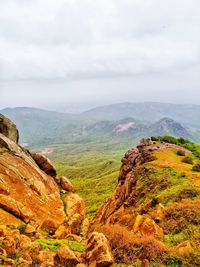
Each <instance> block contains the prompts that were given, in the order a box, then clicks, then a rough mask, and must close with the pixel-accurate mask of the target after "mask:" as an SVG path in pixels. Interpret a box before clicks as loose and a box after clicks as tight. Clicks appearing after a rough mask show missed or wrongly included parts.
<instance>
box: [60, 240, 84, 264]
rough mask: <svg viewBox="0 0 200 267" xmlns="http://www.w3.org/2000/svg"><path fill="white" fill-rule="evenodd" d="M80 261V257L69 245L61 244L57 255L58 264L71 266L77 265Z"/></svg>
mask: <svg viewBox="0 0 200 267" xmlns="http://www.w3.org/2000/svg"><path fill="white" fill-rule="evenodd" d="M78 263H79V260H78V258H77V257H76V255H75V254H74V252H73V251H72V250H70V249H69V247H68V246H67V245H64V244H63V245H61V246H60V247H59V248H58V250H57V253H56V256H55V265H56V266H70V267H75V266H76V265H77V264H78Z"/></svg>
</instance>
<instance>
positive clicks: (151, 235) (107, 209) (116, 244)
mask: <svg viewBox="0 0 200 267" xmlns="http://www.w3.org/2000/svg"><path fill="white" fill-rule="evenodd" d="M180 150H181V151H184V153H185V154H188V155H189V154H191V151H189V150H187V149H185V148H184V147H181V146H178V145H175V144H169V143H164V142H159V141H158V142H156V140H154V141H153V140H151V139H143V140H141V143H140V144H139V145H138V146H137V147H136V148H132V149H130V150H129V151H128V152H127V153H126V154H125V156H124V157H123V159H122V165H121V168H120V172H119V176H118V184H117V187H116V189H115V192H114V194H113V195H112V196H111V197H110V199H108V201H107V202H106V203H105V204H103V205H102V206H101V207H100V209H99V211H98V212H97V214H96V216H95V218H94V220H93V222H92V224H91V226H90V231H94V230H96V231H98V232H102V233H103V234H104V235H105V236H106V238H107V239H108V240H109V243H110V246H111V250H112V254H113V257H114V259H115V262H117V263H126V264H136V263H137V264H138V266H143V265H148V264H149V263H150V262H151V261H153V262H160V263H164V265H163V266H167V264H168V263H167V258H168V257H169V258H170V257H177V255H178V257H179V256H180V257H190V255H191V254H192V253H193V251H194V250H193V248H192V245H194V244H195V245H196V248H197V244H198V241H197V240H196V241H195V242H196V243H195V242H193V243H192V244H191V242H190V241H187V242H186V241H185V242H182V243H180V244H179V245H177V243H176V242H177V241H176V242H174V247H173V248H172V247H169V243H168V242H167V241H166V240H168V238H171V236H173V235H176V234H175V232H173V231H178V232H181V231H183V229H184V228H183V227H184V226H185V227H186V228H187V229H188V230H185V231H188V233H189V232H190V228H192V229H196V231H198V226H197V225H196V223H197V222H196V220H198V218H199V212H198V211H197V209H198V205H199V200H198V198H197V199H195V200H193V195H195V196H197V191H196V188H195V186H194V184H193V183H191V184H190V188H188V183H186V182H185V187H184V185H183V186H182V183H183V180H182V181H180V177H181V175H183V174H182V170H183V168H184V170H187V171H188V173H189V172H190V171H191V167H189V168H188V169H186V166H185V165H183V166H182V163H181V162H182V161H181V160H182V159H181V156H180V155H179V154H180V153H177V151H180ZM181 154H182V153H181ZM189 156H190V155H189ZM184 175H185V176H184V177H187V176H186V174H184ZM189 177H196V178H195V179H197V176H195V175H194V174H193V173H191V176H189ZM198 177H199V176H198ZM186 179H191V178H186ZM195 179H194V180H193V181H192V182H194V183H195V185H196V186H198V184H197V180H196V181H195ZM198 179H199V178H198ZM190 181H191V180H190ZM194 188H195V189H194ZM198 190H199V189H198ZM186 191H187V192H189V193H188V194H186V193H185V192H186ZM174 192H175V193H174ZM198 192H200V191H198ZM173 194H174V195H173ZM191 196H192V197H191ZM184 198H187V199H184ZM192 218H193V219H192ZM194 218H195V219H194ZM183 225H184V226H183ZM180 236H184V233H182V235H180ZM175 238H176V236H175ZM187 238H188V236H187ZM191 239H192V240H193V237H191ZM172 242H173V241H172ZM176 245H177V246H176ZM192 257H193V256H191V261H192ZM183 262H184V261H183ZM188 262H189V260H188ZM160 263H158V266H160V265H159V264H160ZM185 266H190V265H185ZM191 266H192V265H191ZM194 266H198V265H194Z"/></svg>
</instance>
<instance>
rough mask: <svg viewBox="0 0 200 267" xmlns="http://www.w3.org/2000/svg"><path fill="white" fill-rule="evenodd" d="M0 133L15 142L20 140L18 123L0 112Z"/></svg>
mask: <svg viewBox="0 0 200 267" xmlns="http://www.w3.org/2000/svg"><path fill="white" fill-rule="evenodd" d="M0 133H2V134H3V135H5V136H6V137H8V138H9V139H11V140H12V141H13V142H15V143H18V141H19V132H18V130H17V127H16V125H15V124H14V123H13V122H12V121H11V120H9V119H8V118H6V117H5V116H4V115H2V114H0Z"/></svg>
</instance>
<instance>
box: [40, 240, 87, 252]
mask: <svg viewBox="0 0 200 267" xmlns="http://www.w3.org/2000/svg"><path fill="white" fill-rule="evenodd" d="M35 242H36V243H38V244H39V245H40V246H41V248H42V249H46V248H48V249H49V250H51V251H52V252H56V251H57V249H58V247H59V246H60V245H62V244H65V245H68V246H69V248H70V249H71V250H73V251H77V252H84V251H85V246H84V244H83V243H79V242H77V241H72V240H67V239H61V240H57V239H38V240H36V241H35Z"/></svg>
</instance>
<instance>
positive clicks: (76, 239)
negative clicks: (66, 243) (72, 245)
mask: <svg viewBox="0 0 200 267" xmlns="http://www.w3.org/2000/svg"><path fill="white" fill-rule="evenodd" d="M67 239H69V240H73V241H77V242H81V241H82V237H80V236H78V235H74V234H68V235H67Z"/></svg>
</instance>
